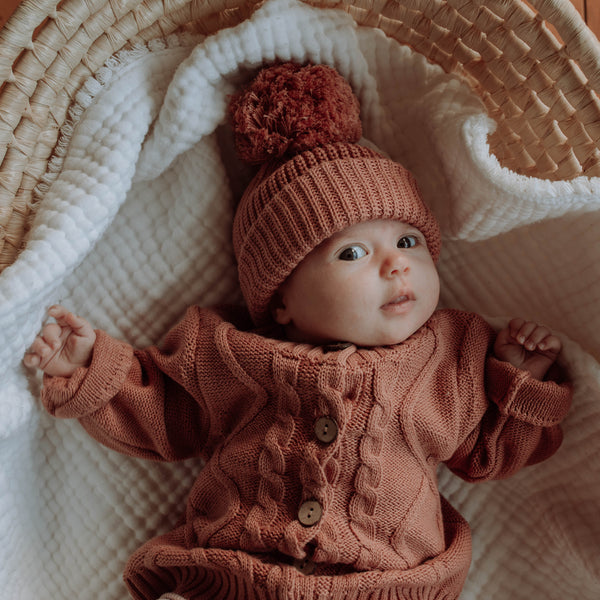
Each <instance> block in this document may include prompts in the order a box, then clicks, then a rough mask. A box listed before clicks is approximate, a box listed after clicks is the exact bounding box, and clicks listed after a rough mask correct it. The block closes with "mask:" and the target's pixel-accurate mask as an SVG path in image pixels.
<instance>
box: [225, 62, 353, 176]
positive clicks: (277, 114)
mask: <svg viewBox="0 0 600 600" xmlns="http://www.w3.org/2000/svg"><path fill="white" fill-rule="evenodd" d="M229 116H230V119H231V124H232V127H233V132H234V137H235V143H236V148H237V152H238V155H239V157H240V158H241V159H242V160H244V161H246V162H248V163H251V164H261V163H264V162H267V161H268V160H270V159H272V158H281V157H283V156H286V155H287V156H290V157H291V156H293V155H295V154H298V153H300V152H303V151H304V150H310V149H312V148H315V147H317V146H324V145H326V144H331V143H334V142H351V143H352V142H357V141H358V140H359V139H360V137H361V135H362V133H361V123H360V106H359V103H358V99H357V98H356V96H355V95H354V94H353V92H352V88H351V87H350V85H349V84H348V82H347V81H346V80H345V79H344V78H343V77H342V76H341V75H340V74H339V73H338V72H337V71H335V70H334V69H332V68H331V67H328V66H325V65H307V66H301V65H297V64H294V63H285V64H280V65H275V66H271V67H267V68H265V69H263V70H262V71H260V72H259V74H258V75H257V77H256V78H255V79H254V80H253V81H252V82H251V84H250V85H249V87H248V88H246V89H245V90H243V91H242V92H240V93H239V94H237V95H236V96H234V97H233V98H232V100H231V102H230V105H229Z"/></svg>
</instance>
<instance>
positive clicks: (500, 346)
mask: <svg viewBox="0 0 600 600" xmlns="http://www.w3.org/2000/svg"><path fill="white" fill-rule="evenodd" d="M561 348H562V344H561V342H560V340H559V339H558V338H557V337H556V336H555V335H553V334H552V332H551V331H550V329H548V328H547V327H544V326H543V325H538V324H537V323H533V322H532V321H525V320H524V319H513V320H512V321H511V322H510V323H509V324H508V327H506V328H505V329H502V330H501V331H500V332H499V333H498V337H497V338H496V342H495V344H494V354H495V356H496V358H499V359H500V360H504V361H507V362H509V363H511V364H512V365H514V366H515V367H518V368H519V369H524V370H526V371H529V372H530V373H531V375H532V376H533V377H535V378H536V379H539V380H542V379H543V378H544V376H545V375H546V372H547V371H548V369H549V368H550V367H551V366H552V364H553V363H554V361H555V360H556V359H557V357H558V355H559V354H560V351H561Z"/></svg>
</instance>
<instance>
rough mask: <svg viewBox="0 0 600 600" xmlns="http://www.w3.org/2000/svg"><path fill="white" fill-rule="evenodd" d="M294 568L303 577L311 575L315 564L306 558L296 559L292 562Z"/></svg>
mask: <svg viewBox="0 0 600 600" xmlns="http://www.w3.org/2000/svg"><path fill="white" fill-rule="evenodd" d="M294 567H296V569H298V571H300V573H302V574H303V575H311V574H312V573H313V572H314V570H315V563H314V562H313V561H312V560H309V559H308V558H297V559H296V560H295V561H294Z"/></svg>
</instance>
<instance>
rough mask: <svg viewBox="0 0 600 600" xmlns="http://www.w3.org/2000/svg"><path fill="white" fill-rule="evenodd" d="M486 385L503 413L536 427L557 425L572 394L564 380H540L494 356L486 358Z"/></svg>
mask: <svg viewBox="0 0 600 600" xmlns="http://www.w3.org/2000/svg"><path fill="white" fill-rule="evenodd" d="M486 388H487V389H488V390H489V396H490V400H491V401H492V402H494V404H496V405H497V406H498V408H499V409H500V412H501V413H502V414H503V415H506V416H509V417H514V418H516V419H519V420H521V421H524V422H526V423H530V424H532V425H537V426H539V427H552V426H553V425H558V424H559V423H560V422H561V421H562V420H563V419H564V418H565V417H566V416H567V413H568V411H569V408H570V406H571V401H572V396H573V393H572V389H571V386H570V385H569V384H567V383H562V384H561V383H557V382H555V381H539V380H537V379H535V378H534V377H531V375H530V374H529V373H528V372H527V371H522V370H520V369H518V368H517V367H515V366H513V365H512V364H510V363H508V362H504V361H500V360H498V359H496V358H494V357H490V358H489V359H488V364H487V369H486Z"/></svg>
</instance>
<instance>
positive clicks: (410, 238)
mask: <svg viewBox="0 0 600 600" xmlns="http://www.w3.org/2000/svg"><path fill="white" fill-rule="evenodd" d="M418 243H419V239H418V238H417V236H416V235H403V236H402V237H401V238H400V239H399V240H398V244H397V245H398V248H414V247H415V246H416V245H417V244H418Z"/></svg>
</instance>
